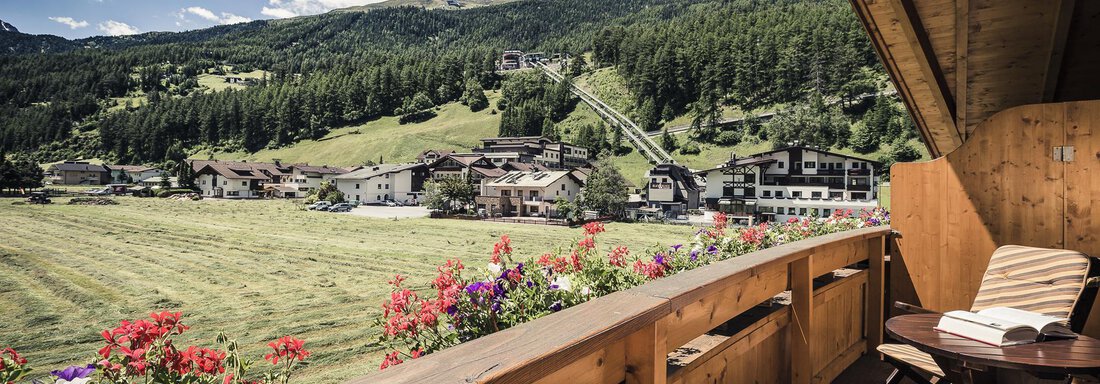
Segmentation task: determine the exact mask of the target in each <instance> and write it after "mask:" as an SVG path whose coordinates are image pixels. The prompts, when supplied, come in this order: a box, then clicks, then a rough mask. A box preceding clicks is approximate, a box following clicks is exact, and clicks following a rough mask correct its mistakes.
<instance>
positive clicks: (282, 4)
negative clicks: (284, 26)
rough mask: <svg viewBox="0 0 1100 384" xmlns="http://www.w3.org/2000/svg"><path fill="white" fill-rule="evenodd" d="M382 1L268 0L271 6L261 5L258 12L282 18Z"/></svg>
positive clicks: (380, 0)
mask: <svg viewBox="0 0 1100 384" xmlns="http://www.w3.org/2000/svg"><path fill="white" fill-rule="evenodd" d="M382 1H384V0H268V4H269V5H271V7H263V9H262V10H260V13H262V14H264V15H267V16H271V17H275V18H280V19H282V18H287V17H294V16H302V15H316V14H318V13H325V12H328V11H331V10H333V9H337V8H347V7H352V6H356V5H366V4H372V3H380V2H382Z"/></svg>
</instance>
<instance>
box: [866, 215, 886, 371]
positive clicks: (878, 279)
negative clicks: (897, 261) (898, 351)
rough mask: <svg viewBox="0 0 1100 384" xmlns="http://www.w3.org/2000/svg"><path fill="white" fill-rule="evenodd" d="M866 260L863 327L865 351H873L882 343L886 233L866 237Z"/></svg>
mask: <svg viewBox="0 0 1100 384" xmlns="http://www.w3.org/2000/svg"><path fill="white" fill-rule="evenodd" d="M867 252H868V253H870V254H869V255H867V262H868V263H869V264H870V266H871V268H870V271H869V273H870V274H869V275H868V276H867V294H866V298H867V299H866V300H867V303H866V304H867V307H866V312H865V314H866V319H865V320H864V323H863V324H864V327H865V328H866V332H867V353H875V348H876V347H878V346H879V345H880V344H882V327H883V324H885V320H884V317H883V310H884V308H885V307H884V304H883V301H884V297H885V296H886V284H885V281H886V279H885V273H886V269H885V267H886V235H883V236H876V237H872V238H870V239H867Z"/></svg>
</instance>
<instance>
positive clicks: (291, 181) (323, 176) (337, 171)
mask: <svg viewBox="0 0 1100 384" xmlns="http://www.w3.org/2000/svg"><path fill="white" fill-rule="evenodd" d="M345 173H348V170H347V169H344V168H337V167H330V166H327V165H323V166H320V167H318V166H313V165H309V164H294V165H291V166H290V175H289V176H287V177H285V178H284V180H283V184H284V185H285V186H287V187H293V188H297V189H298V192H299V195H301V196H305V194H306V193H307V192H309V191H310V190H314V189H317V188H321V183H323V182H326V181H330V180H332V179H333V178H335V177H336V176H339V175H343V174H345Z"/></svg>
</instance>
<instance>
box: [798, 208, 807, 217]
mask: <svg viewBox="0 0 1100 384" xmlns="http://www.w3.org/2000/svg"><path fill="white" fill-rule="evenodd" d="M798 215H799V216H806V208H799V209H798Z"/></svg>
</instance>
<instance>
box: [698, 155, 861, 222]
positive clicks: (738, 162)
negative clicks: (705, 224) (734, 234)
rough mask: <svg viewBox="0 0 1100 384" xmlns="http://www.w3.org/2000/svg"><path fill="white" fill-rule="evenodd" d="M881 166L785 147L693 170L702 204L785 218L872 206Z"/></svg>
mask: <svg viewBox="0 0 1100 384" xmlns="http://www.w3.org/2000/svg"><path fill="white" fill-rule="evenodd" d="M881 166H882V164H880V163H878V162H875V161H872V160H867V159H862V158H858V157H854V156H848V155H842V154H838V153H832V152H827V151H822V150H819V149H814V148H807V147H790V148H784V149H779V150H774V151H769V152H763V153H758V154H755V155H751V156H748V157H745V158H734V159H731V160H730V161H729V162H726V163H725V164H722V165H719V166H718V167H715V168H713V169H708V170H704V171H700V172H698V174H700V175H703V176H705V177H706V179H707V183H706V185H707V188H706V192H705V194H704V202H705V204H706V207H707V208H709V209H714V210H720V211H723V212H727V213H731V214H733V215H734V216H746V217H758V216H759V217H761V218H765V219H769V218H773V219H775V220H787V219H789V218H792V217H811V216H812V217H824V216H827V215H830V214H832V213H833V212H835V211H837V210H848V209H851V210H853V211H859V210H860V209H873V208H875V207H878V191H877V188H876V187H877V184H878V176H877V174H876V172H877V170H878V168H879V167H881Z"/></svg>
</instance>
